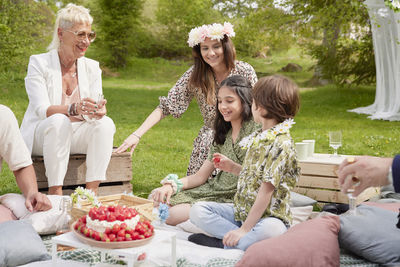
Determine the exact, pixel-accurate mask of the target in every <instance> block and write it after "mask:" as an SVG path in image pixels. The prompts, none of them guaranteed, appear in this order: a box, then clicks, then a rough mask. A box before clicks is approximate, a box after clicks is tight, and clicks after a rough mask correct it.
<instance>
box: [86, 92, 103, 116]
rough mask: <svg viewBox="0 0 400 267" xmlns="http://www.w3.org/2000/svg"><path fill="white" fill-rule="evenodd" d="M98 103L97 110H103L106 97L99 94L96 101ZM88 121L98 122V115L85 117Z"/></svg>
mask: <svg viewBox="0 0 400 267" xmlns="http://www.w3.org/2000/svg"><path fill="white" fill-rule="evenodd" d="M95 101H96V105H97V109H96V110H101V109H102V108H103V104H104V95H103V94H98V95H97V98H96V99H95ZM84 118H85V120H86V121H89V122H93V121H96V120H97V119H98V118H97V116H96V114H94V115H89V116H84Z"/></svg>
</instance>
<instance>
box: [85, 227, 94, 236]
mask: <svg viewBox="0 0 400 267" xmlns="http://www.w3.org/2000/svg"><path fill="white" fill-rule="evenodd" d="M92 232H93V230H92V229H86V231H85V236H86V237H90V236H91V235H92Z"/></svg>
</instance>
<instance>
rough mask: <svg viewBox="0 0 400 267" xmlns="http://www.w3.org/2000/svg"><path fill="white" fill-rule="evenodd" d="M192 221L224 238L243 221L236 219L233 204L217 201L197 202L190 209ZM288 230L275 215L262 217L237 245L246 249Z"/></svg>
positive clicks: (206, 230) (210, 232) (208, 231)
mask: <svg viewBox="0 0 400 267" xmlns="http://www.w3.org/2000/svg"><path fill="white" fill-rule="evenodd" d="M190 221H191V222H192V223H193V224H195V225H196V226H198V227H200V228H201V229H202V230H204V231H205V232H207V233H208V234H210V235H212V236H214V237H216V238H219V239H222V238H223V237H224V235H225V234H226V233H228V232H229V231H232V230H235V229H238V228H240V226H241V225H242V222H241V221H235V214H234V209H233V204H231V203H216V202H197V203H195V204H194V205H193V206H192V208H191V209H190ZM286 230H287V228H286V225H285V224H284V223H283V221H281V220H280V219H277V218H275V217H267V218H262V219H260V220H259V221H258V223H257V224H256V225H255V226H254V227H253V228H252V229H251V231H250V232H248V233H247V234H246V235H244V236H243V237H242V238H241V239H240V240H239V242H238V244H237V245H236V246H235V247H227V246H225V248H226V249H227V248H238V249H241V250H246V249H247V248H248V247H249V246H251V245H252V244H253V243H255V242H257V241H260V240H264V239H267V238H271V237H274V236H278V235H281V234H283V233H285V232H286Z"/></svg>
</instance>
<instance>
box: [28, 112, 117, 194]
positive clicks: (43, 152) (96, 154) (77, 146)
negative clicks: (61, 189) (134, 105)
mask: <svg viewBox="0 0 400 267" xmlns="http://www.w3.org/2000/svg"><path fill="white" fill-rule="evenodd" d="M114 133H115V125H114V122H113V121H112V119H110V118H109V117H107V116H104V117H103V118H102V119H100V120H96V121H94V122H87V121H81V122H71V121H70V120H69V118H68V117H67V116H65V115H64V114H60V113H57V114H54V115H52V116H50V117H48V118H46V119H45V120H43V121H41V122H40V123H39V124H38V126H37V127H36V130H35V137H34V141H33V148H32V155H40V156H43V160H44V166H45V169H46V176H47V179H48V184H49V187H51V186H61V185H63V181H64V177H65V174H66V173H67V168H68V161H69V155H70V154H78V153H79V154H86V167H87V170H86V182H93V181H104V180H106V170H107V167H108V163H109V162H110V159H111V153H112V148H113V138H114Z"/></svg>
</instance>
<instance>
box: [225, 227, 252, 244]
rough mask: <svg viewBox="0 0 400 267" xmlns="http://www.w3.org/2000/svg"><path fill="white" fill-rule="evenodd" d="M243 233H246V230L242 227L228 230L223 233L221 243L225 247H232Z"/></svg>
mask: <svg viewBox="0 0 400 267" xmlns="http://www.w3.org/2000/svg"><path fill="white" fill-rule="evenodd" d="M245 234H247V232H246V231H245V230H244V229H242V228H238V229H236V230H233V231H230V232H228V233H226V234H225V235H224V238H223V239H222V243H223V244H224V245H225V246H227V247H234V246H236V245H237V244H238V243H239V240H240V238H242V237H243V236H244V235H245Z"/></svg>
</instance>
